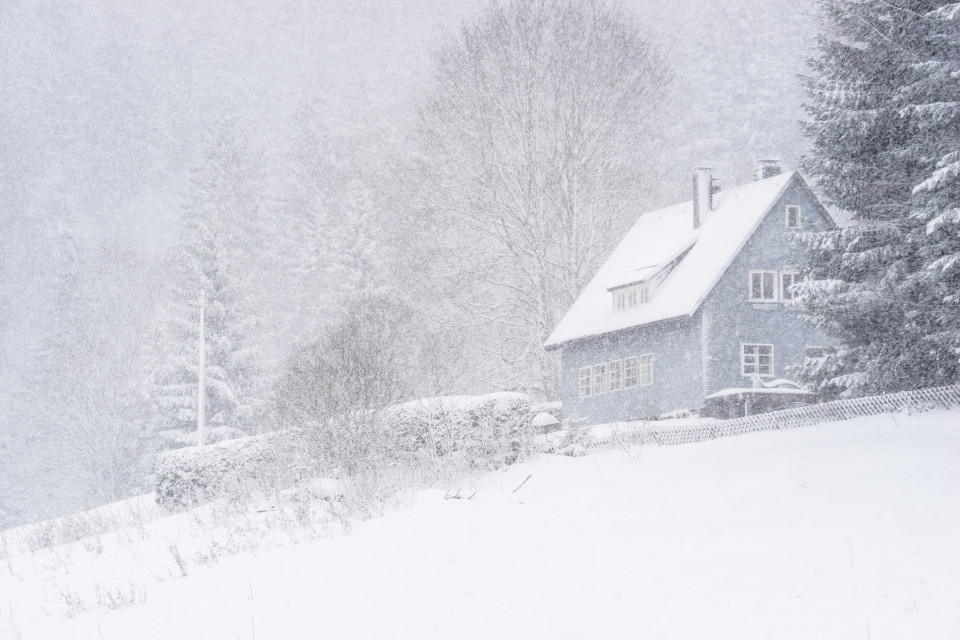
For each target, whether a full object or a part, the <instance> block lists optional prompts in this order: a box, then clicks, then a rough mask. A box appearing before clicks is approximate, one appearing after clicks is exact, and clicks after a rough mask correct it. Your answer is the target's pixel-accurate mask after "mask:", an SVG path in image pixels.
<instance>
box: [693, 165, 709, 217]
mask: <svg viewBox="0 0 960 640" xmlns="http://www.w3.org/2000/svg"><path fill="white" fill-rule="evenodd" d="M712 173H713V167H697V168H696V169H694V170H693V228H694V229H699V228H700V224H701V223H702V222H703V221H704V220H705V219H706V214H707V212H708V211H710V210H711V209H713V189H712V186H713V176H712V175H711V174H712Z"/></svg>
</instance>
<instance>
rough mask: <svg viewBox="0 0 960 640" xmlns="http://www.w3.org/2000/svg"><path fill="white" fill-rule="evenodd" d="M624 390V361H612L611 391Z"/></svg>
mask: <svg viewBox="0 0 960 640" xmlns="http://www.w3.org/2000/svg"><path fill="white" fill-rule="evenodd" d="M622 388H623V360H611V361H610V386H609V387H608V389H609V390H610V391H619V390H620V389H622Z"/></svg>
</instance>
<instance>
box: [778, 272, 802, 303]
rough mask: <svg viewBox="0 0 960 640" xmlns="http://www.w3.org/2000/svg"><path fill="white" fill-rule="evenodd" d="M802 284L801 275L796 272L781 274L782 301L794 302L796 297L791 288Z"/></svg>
mask: <svg viewBox="0 0 960 640" xmlns="http://www.w3.org/2000/svg"><path fill="white" fill-rule="evenodd" d="M798 282H800V274H799V273H797V272H796V271H781V272H780V299H781V300H783V301H784V302H789V301H790V300H793V299H794V298H795V297H796V296H795V295H794V293H793V290H792V289H791V288H790V287H792V286H793V285H795V284H797V283H798Z"/></svg>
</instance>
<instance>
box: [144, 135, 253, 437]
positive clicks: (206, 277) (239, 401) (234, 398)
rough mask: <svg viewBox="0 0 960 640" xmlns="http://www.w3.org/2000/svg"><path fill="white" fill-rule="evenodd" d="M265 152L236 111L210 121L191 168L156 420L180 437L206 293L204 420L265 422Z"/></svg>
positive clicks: (187, 425)
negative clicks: (261, 307)
mask: <svg viewBox="0 0 960 640" xmlns="http://www.w3.org/2000/svg"><path fill="white" fill-rule="evenodd" d="M264 183H265V180H264V177H263V155H262V153H259V152H258V151H257V150H256V149H255V148H254V147H253V146H252V145H251V144H250V143H249V141H248V137H247V136H246V135H245V132H244V131H243V130H242V126H241V125H240V123H238V122H237V121H236V120H233V119H230V118H224V119H222V120H220V121H219V122H218V123H217V124H216V126H215V127H214V128H213V129H212V130H211V132H210V135H209V137H208V140H207V144H206V148H205V153H204V157H203V160H202V163H201V164H200V165H199V166H197V167H196V168H195V169H194V171H193V178H192V181H191V185H190V196H189V200H188V202H187V203H186V205H185V207H184V211H183V227H182V239H181V242H180V245H179V246H178V247H177V248H176V249H175V251H174V253H173V255H172V256H171V257H170V258H169V260H168V269H167V273H169V277H170V282H171V284H170V289H169V291H168V300H167V304H166V312H165V314H164V317H163V320H162V323H161V326H160V329H159V332H158V362H157V364H156V366H155V368H154V371H153V378H154V381H155V384H156V388H155V393H154V395H155V402H156V409H155V411H156V428H157V429H158V430H160V431H162V432H168V433H169V434H170V435H172V436H176V435H177V434H181V435H183V434H186V433H187V432H189V431H191V430H193V429H195V427H196V423H197V392H198V389H197V384H198V374H199V371H198V352H199V321H200V314H199V296H200V292H201V291H203V292H204V296H205V298H206V307H205V325H204V326H205V344H206V413H205V415H206V423H207V424H208V425H210V427H211V429H212V430H214V434H215V435H216V431H215V430H217V429H218V428H221V429H220V430H221V431H223V430H224V429H227V430H229V431H227V433H230V432H232V430H234V429H239V430H241V431H244V432H247V433H252V432H255V431H257V430H258V429H259V428H260V425H261V422H262V418H263V414H264V411H265V408H266V397H265V394H266V389H267V388H268V383H267V381H266V380H265V379H264V373H265V371H266V370H267V369H268V366H267V363H266V362H265V361H264V355H263V349H262V339H263V322H262V320H261V318H260V316H259V315H258V307H257V305H256V298H255V296H254V293H253V285H252V282H253V279H254V274H256V273H257V270H258V266H259V265H260V260H259V259H260V258H261V257H262V249H263V247H264V246H265V245H266V244H267V240H266V239H265V238H264V233H265V229H264V228H263V226H262V214H263V192H264Z"/></svg>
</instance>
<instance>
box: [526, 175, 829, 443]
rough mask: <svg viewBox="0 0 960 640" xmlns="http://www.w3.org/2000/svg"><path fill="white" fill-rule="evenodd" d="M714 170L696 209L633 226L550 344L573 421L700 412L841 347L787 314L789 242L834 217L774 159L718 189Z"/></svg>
mask: <svg viewBox="0 0 960 640" xmlns="http://www.w3.org/2000/svg"><path fill="white" fill-rule="evenodd" d="M711 173H712V172H711V169H710V168H698V169H696V170H695V173H694V177H693V199H692V200H691V201H688V202H683V203H681V204H678V205H675V206H672V207H668V208H666V209H661V210H659V211H654V212H651V213H647V214H644V215H642V216H641V217H640V218H639V219H638V220H637V222H636V224H634V226H633V227H632V228H631V229H630V231H629V232H628V233H627V235H626V237H624V239H623V240H622V241H621V242H620V244H619V245H618V246H617V248H616V249H615V250H614V252H613V253H612V254H611V255H610V257H609V258H608V259H607V261H606V262H605V263H604V265H603V266H602V267H601V268H600V270H599V271H598V272H597V274H596V276H595V277H594V278H593V280H591V281H590V284H588V285H587V287H586V288H585V289H584V291H583V292H582V293H581V294H580V297H579V298H577V300H576V302H574V304H573V306H572V307H571V308H570V310H569V311H568V312H567V314H566V315H565V316H564V318H563V320H561V322H560V323H559V324H558V325H557V327H556V328H555V329H554V331H553V333H552V334H551V335H550V337H549V338H548V339H547V342H546V343H545V346H546V348H547V349H549V350H560V351H561V352H562V383H561V399H562V401H563V413H564V416H565V417H568V416H577V417H579V418H582V419H584V420H585V421H586V422H587V423H588V424H597V423H603V422H614V421H619V420H634V419H641V418H645V417H652V416H656V415H660V414H663V413H667V412H672V411H676V410H685V409H699V408H701V407H703V406H704V399H705V398H706V397H707V396H711V395H712V394H716V393H717V392H719V391H723V390H732V389H742V388H745V387H752V386H755V382H757V381H758V379H759V381H763V380H766V381H773V380H777V379H780V378H789V377H790V375H789V374H788V372H787V367H789V366H791V365H797V364H800V363H802V362H803V360H804V357H805V356H806V355H807V353H808V352H812V351H813V350H817V349H823V348H824V347H827V346H830V345H832V344H834V342H833V341H832V340H830V339H828V338H827V337H826V336H824V335H822V334H820V333H819V332H817V331H816V330H814V329H813V328H811V327H810V326H808V325H807V324H806V323H804V321H803V320H802V319H801V318H800V311H799V309H798V308H797V307H796V306H795V305H794V304H793V303H792V301H793V298H794V291H793V289H792V288H791V287H792V285H793V284H794V283H795V282H797V281H798V277H799V276H798V273H797V270H798V265H800V264H801V261H802V260H803V251H802V250H801V249H800V248H799V247H797V246H795V245H794V244H793V243H792V242H791V240H790V237H789V236H790V235H791V234H792V233H794V232H798V231H800V232H802V231H805V230H811V229H824V228H832V227H835V226H836V224H835V222H834V221H833V219H832V218H831V217H830V214H829V213H827V211H826V209H825V208H824V207H823V205H822V204H821V203H820V202H819V200H818V199H817V197H816V196H815V195H814V193H813V191H811V190H810V187H809V186H807V183H806V182H805V181H804V180H803V178H802V177H801V176H800V174H799V173H797V172H787V173H784V172H782V171H781V169H780V166H779V164H778V163H776V162H775V161H769V160H763V161H760V162H759V163H758V167H757V174H756V178H757V179H756V180H755V181H754V182H752V183H749V184H746V185H743V186H739V187H736V188H733V189H727V190H723V191H721V190H719V187H718V185H717V182H716V179H715V178H714V177H713V176H712V175H711ZM808 350H810V351H808Z"/></svg>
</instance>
